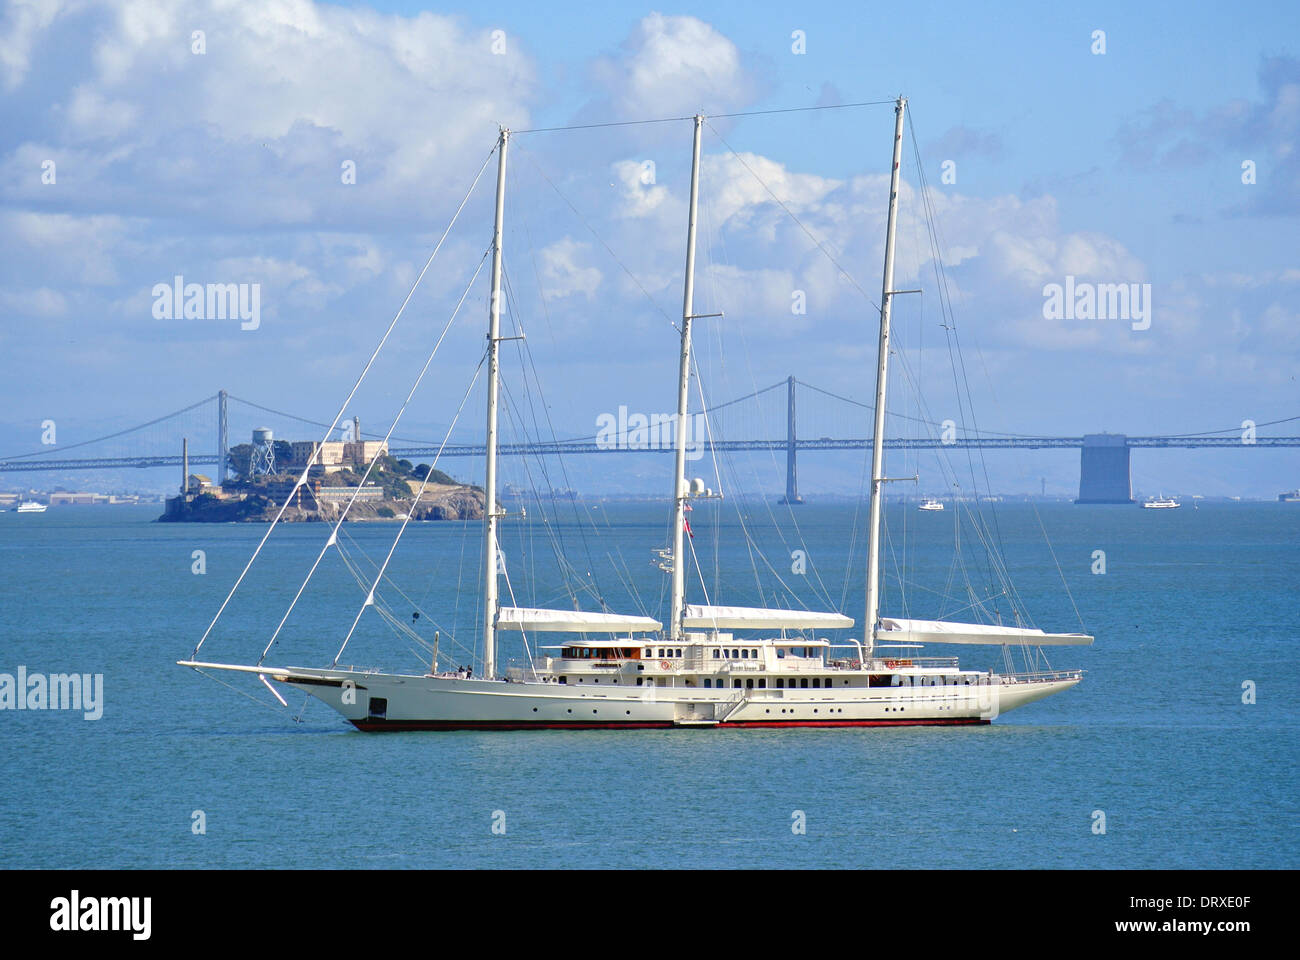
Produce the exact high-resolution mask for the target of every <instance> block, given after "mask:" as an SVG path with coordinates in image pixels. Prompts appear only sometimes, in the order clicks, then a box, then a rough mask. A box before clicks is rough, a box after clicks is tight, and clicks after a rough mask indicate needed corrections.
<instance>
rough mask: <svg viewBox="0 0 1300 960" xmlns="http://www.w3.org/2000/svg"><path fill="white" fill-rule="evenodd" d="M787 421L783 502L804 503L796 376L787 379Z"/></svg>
mask: <svg viewBox="0 0 1300 960" xmlns="http://www.w3.org/2000/svg"><path fill="white" fill-rule="evenodd" d="M785 382H786V389H787V400H786V421H785V496H784V497H782V498H781V502H782V503H803V497H801V496H799V468H798V463H797V462H796V459H795V446H796V440H797V438H796V436H795V425H794V384H795V380H794V377H788V378H787V379H786V381H785Z"/></svg>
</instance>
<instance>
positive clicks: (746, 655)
mask: <svg viewBox="0 0 1300 960" xmlns="http://www.w3.org/2000/svg"><path fill="white" fill-rule="evenodd" d="M740 659H741V660H748V659H749V651H748V650H741V651H740Z"/></svg>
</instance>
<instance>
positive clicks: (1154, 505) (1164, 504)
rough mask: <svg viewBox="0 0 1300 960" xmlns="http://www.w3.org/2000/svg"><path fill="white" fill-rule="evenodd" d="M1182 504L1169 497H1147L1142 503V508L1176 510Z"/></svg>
mask: <svg viewBox="0 0 1300 960" xmlns="http://www.w3.org/2000/svg"><path fill="white" fill-rule="evenodd" d="M1181 506H1182V504H1181V503H1179V502H1178V501H1177V500H1174V499H1172V498H1170V497H1148V498H1147V501H1146V502H1145V503H1144V504H1142V509H1143V510H1176V509H1178V508H1179V507H1181Z"/></svg>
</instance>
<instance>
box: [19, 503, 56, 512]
mask: <svg viewBox="0 0 1300 960" xmlns="http://www.w3.org/2000/svg"><path fill="white" fill-rule="evenodd" d="M47 509H48V507H47V506H46V505H45V504H43V503H37V502H36V501H35V500H26V501H24V502H22V503H20V504H18V509H16V510H15V511H14V513H44V512H45V511H46V510H47Z"/></svg>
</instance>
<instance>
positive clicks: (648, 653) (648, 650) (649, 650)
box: [645, 647, 655, 660]
mask: <svg viewBox="0 0 1300 960" xmlns="http://www.w3.org/2000/svg"><path fill="white" fill-rule="evenodd" d="M645 655H646V659H647V660H649V659H650V658H651V657H653V656H654V655H655V652H654V649H653V648H651V647H646V651H645Z"/></svg>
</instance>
